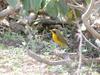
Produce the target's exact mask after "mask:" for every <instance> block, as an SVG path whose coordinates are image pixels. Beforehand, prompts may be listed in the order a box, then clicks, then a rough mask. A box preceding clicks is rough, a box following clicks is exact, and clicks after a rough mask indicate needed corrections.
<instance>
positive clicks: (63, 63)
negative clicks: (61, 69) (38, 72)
mask: <svg viewBox="0 0 100 75" xmlns="http://www.w3.org/2000/svg"><path fill="white" fill-rule="evenodd" d="M27 52H28V55H29V56H31V57H32V58H34V59H35V60H37V61H38V62H41V63H45V64H48V65H54V66H56V65H65V64H70V61H69V60H66V59H64V60H59V61H50V60H47V59H45V58H42V57H40V56H39V55H37V54H36V53H34V52H32V51H31V50H28V51H27Z"/></svg>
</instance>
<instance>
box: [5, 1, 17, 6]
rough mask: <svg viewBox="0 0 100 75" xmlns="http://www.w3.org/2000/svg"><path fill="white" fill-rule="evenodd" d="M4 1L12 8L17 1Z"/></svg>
mask: <svg viewBox="0 0 100 75" xmlns="http://www.w3.org/2000/svg"><path fill="white" fill-rule="evenodd" d="M6 1H7V3H8V4H9V5H10V6H12V7H16V4H17V3H18V0H6Z"/></svg>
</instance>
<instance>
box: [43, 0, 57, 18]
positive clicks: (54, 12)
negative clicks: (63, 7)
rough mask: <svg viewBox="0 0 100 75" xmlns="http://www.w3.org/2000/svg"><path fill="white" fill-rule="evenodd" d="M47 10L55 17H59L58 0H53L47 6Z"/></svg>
mask: <svg viewBox="0 0 100 75" xmlns="http://www.w3.org/2000/svg"><path fill="white" fill-rule="evenodd" d="M45 11H46V12H47V13H48V14H49V15H50V16H53V17H57V15H58V8H57V5H56V2H55V1H53V0H51V1H50V2H49V3H48V4H47V5H46V7H45Z"/></svg>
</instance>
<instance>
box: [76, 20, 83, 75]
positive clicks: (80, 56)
mask: <svg viewBox="0 0 100 75" xmlns="http://www.w3.org/2000/svg"><path fill="white" fill-rule="evenodd" d="M77 26H78V28H79V31H78V32H79V35H78V39H79V47H78V49H79V64H78V68H77V71H76V74H77V75H81V71H80V70H81V65H82V41H83V38H82V32H81V30H80V25H79V23H78V22H77Z"/></svg>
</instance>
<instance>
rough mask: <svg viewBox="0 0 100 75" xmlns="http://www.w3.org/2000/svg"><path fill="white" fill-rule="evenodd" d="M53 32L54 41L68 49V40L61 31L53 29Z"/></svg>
mask: <svg viewBox="0 0 100 75" xmlns="http://www.w3.org/2000/svg"><path fill="white" fill-rule="evenodd" d="M50 32H51V35H52V40H53V41H54V42H55V43H56V44H58V45H59V46H60V47H61V48H67V47H68V46H69V45H68V42H67V38H65V37H64V36H63V35H62V34H61V32H60V30H58V29H52V30H50Z"/></svg>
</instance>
